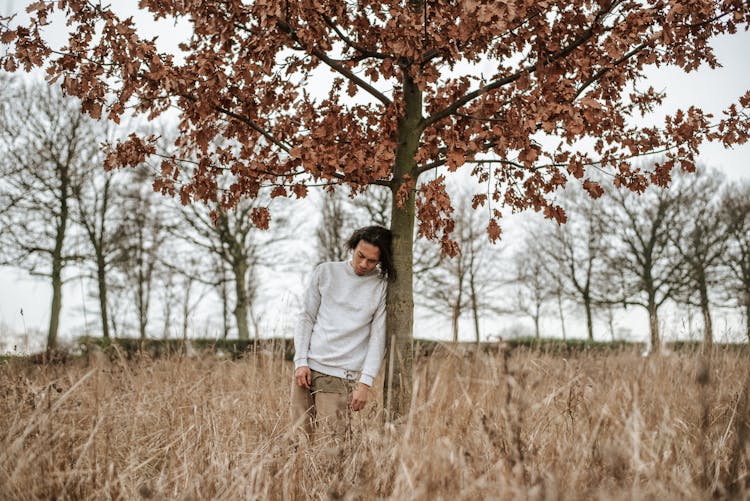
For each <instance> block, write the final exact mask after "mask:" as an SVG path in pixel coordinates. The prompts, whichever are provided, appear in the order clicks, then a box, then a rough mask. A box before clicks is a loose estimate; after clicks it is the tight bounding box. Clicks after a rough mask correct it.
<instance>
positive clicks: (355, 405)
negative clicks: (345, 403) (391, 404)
mask: <svg viewBox="0 0 750 501" xmlns="http://www.w3.org/2000/svg"><path fill="white" fill-rule="evenodd" d="M369 390H370V387H369V386H367V385H366V384H365V383H359V384H357V388H355V390H354V391H353V392H352V396H351V398H350V401H349V408H350V409H351V410H353V411H361V410H362V409H364V408H365V404H366V403H367V392H368V391H369Z"/></svg>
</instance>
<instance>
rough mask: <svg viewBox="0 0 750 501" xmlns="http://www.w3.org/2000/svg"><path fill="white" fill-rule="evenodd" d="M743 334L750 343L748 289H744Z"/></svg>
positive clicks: (749, 295) (749, 293) (749, 298)
mask: <svg viewBox="0 0 750 501" xmlns="http://www.w3.org/2000/svg"><path fill="white" fill-rule="evenodd" d="M745 334H747V342H748V343H750V291H745Z"/></svg>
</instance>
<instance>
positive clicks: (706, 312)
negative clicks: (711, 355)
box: [699, 280, 714, 351]
mask: <svg viewBox="0 0 750 501" xmlns="http://www.w3.org/2000/svg"><path fill="white" fill-rule="evenodd" d="M699 293H700V297H701V299H700V301H701V313H702V314H703V349H704V350H706V351H710V350H711V347H713V344H714V332H713V322H711V310H710V308H709V306H708V288H707V286H706V282H705V280H703V281H702V283H701V286H700V288H699Z"/></svg>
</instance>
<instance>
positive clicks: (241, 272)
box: [232, 259, 250, 340]
mask: <svg viewBox="0 0 750 501" xmlns="http://www.w3.org/2000/svg"><path fill="white" fill-rule="evenodd" d="M232 272H233V273H234V293H235V295H236V298H237V304H236V305H235V307H234V320H235V322H236V323H237V336H238V337H239V338H240V339H243V340H248V339H250V329H249V328H248V325H247V288H246V286H245V276H246V274H247V264H246V263H245V262H244V260H241V259H240V260H236V261H235V263H234V266H232Z"/></svg>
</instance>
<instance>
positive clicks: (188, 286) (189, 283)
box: [182, 278, 193, 343]
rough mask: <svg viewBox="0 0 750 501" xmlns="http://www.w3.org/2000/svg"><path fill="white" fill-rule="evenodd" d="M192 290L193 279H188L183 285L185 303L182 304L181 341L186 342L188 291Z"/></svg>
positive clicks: (188, 308)
mask: <svg viewBox="0 0 750 501" xmlns="http://www.w3.org/2000/svg"><path fill="white" fill-rule="evenodd" d="M192 288H193V279H191V278H188V279H187V283H186V284H185V289H186V290H185V301H184V302H183V303H182V341H183V343H186V342H187V337H188V325H189V320H190V291H191V289H192Z"/></svg>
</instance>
